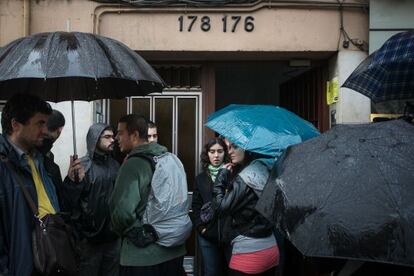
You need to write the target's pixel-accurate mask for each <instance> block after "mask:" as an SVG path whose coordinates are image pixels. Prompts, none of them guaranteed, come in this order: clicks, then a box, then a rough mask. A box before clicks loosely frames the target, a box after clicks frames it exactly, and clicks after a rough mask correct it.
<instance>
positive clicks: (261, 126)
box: [206, 104, 319, 157]
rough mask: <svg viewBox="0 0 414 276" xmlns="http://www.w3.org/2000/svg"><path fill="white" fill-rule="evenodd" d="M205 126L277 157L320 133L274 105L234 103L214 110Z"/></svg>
mask: <svg viewBox="0 0 414 276" xmlns="http://www.w3.org/2000/svg"><path fill="white" fill-rule="evenodd" d="M206 126H207V127H208V128H210V129H212V130H214V131H215V132H217V133H218V134H220V135H221V136H224V137H226V138H227V139H229V140H230V141H232V142H233V143H235V144H236V145H238V146H239V147H241V148H243V149H244V150H248V151H252V152H256V153H260V154H264V155H269V156H275V157H276V156H279V155H280V153H281V152H282V151H283V150H284V149H286V148H287V147H288V146H290V145H294V144H298V143H301V142H302V141H305V140H308V139H310V138H313V137H316V136H318V135H319V131H318V130H317V129H316V128H315V127H314V126H313V125H312V124H311V123H309V122H308V121H305V120H304V119H302V118H300V117H299V116H297V115H296V114H294V113H292V112H290V111H288V110H286V109H284V108H282V107H278V106H273V105H238V104H232V105H229V106H227V107H225V108H223V109H220V110H218V111H216V112H215V113H213V114H211V115H210V116H209V117H208V120H207V123H206Z"/></svg>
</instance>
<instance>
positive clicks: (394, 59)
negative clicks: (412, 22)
mask: <svg viewBox="0 0 414 276" xmlns="http://www.w3.org/2000/svg"><path fill="white" fill-rule="evenodd" d="M342 86H343V87H347V88H351V89H353V90H355V91H357V92H359V93H362V94H364V95H365V96H367V97H369V98H371V100H372V101H373V102H382V101H388V100H403V99H410V98H414V31H408V32H402V33H398V34H396V35H394V36H392V37H391V38H389V39H388V40H387V41H386V42H385V43H384V44H383V45H382V47H381V48H380V49H378V50H377V51H375V52H374V53H372V54H371V55H370V56H368V58H366V59H365V60H364V61H363V62H362V63H361V64H360V65H359V66H358V67H357V68H356V69H355V71H354V72H352V74H351V75H350V76H349V77H348V79H347V80H346V81H345V82H344V84H343V85H342Z"/></svg>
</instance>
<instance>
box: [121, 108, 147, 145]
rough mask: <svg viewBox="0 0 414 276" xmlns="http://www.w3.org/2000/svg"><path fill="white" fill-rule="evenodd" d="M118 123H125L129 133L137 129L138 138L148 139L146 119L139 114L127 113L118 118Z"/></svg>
mask: <svg viewBox="0 0 414 276" xmlns="http://www.w3.org/2000/svg"><path fill="white" fill-rule="evenodd" d="M119 123H126V128H127V130H128V133H129V134H132V133H133V132H134V131H138V133H139V138H141V139H144V140H145V141H148V136H147V135H148V121H147V120H146V119H145V118H144V117H143V116H141V115H137V114H128V115H125V116H123V117H122V118H121V119H119Z"/></svg>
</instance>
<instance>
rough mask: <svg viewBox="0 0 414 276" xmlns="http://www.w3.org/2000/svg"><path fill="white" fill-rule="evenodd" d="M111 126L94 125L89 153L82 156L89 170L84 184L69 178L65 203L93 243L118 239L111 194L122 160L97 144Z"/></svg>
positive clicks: (78, 230) (79, 229)
mask: <svg viewBox="0 0 414 276" xmlns="http://www.w3.org/2000/svg"><path fill="white" fill-rule="evenodd" d="M106 127H107V125H105V124H95V125H93V126H92V127H91V128H90V129H89V131H88V134H87V148H88V154H87V155H86V156H84V157H82V158H81V164H82V165H83V166H84V168H85V170H86V174H85V178H84V179H83V181H82V182H81V183H74V182H72V181H70V180H69V179H68V178H66V179H65V185H64V186H65V196H64V198H65V203H66V205H67V206H68V208H69V209H70V210H71V212H72V219H73V221H74V223H75V228H76V230H77V232H78V234H79V235H80V238H86V239H87V240H88V241H89V242H93V243H103V242H109V241H113V240H115V239H117V235H116V234H115V233H114V232H113V231H112V228H111V220H110V215H109V199H110V197H111V194H112V191H113V188H114V185H115V180H116V176H117V173H118V170H119V163H118V162H117V161H116V160H115V159H113V158H112V157H111V156H110V155H109V154H99V153H97V152H96V146H97V143H98V141H99V137H100V135H101V134H102V132H103V131H104V129H105V128H106Z"/></svg>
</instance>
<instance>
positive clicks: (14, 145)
mask: <svg viewBox="0 0 414 276" xmlns="http://www.w3.org/2000/svg"><path fill="white" fill-rule="evenodd" d="M6 139H7V142H9V144H10V145H11V146H12V148H13V149H14V151H15V152H16V153H17V156H18V157H19V159H22V158H23V157H24V155H25V154H27V153H26V152H24V151H23V150H22V149H21V148H19V147H18V146H17V145H16V144H14V143H13V142H12V141H11V140H10V138H9V136H6Z"/></svg>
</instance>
